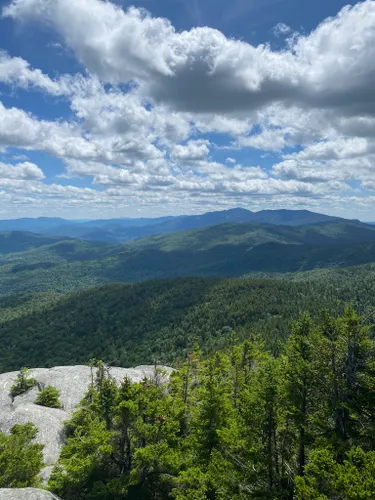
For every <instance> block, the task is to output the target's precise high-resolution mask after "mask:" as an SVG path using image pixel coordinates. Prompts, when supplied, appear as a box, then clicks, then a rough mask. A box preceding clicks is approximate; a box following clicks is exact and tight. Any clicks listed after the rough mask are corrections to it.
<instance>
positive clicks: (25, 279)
mask: <svg viewBox="0 0 375 500" xmlns="http://www.w3.org/2000/svg"><path fill="white" fill-rule="evenodd" d="M25 234H27V233H22V235H23V238H24V237H25ZM14 235H15V236H14V238H15V239H17V238H16V236H17V235H18V233H14ZM34 236H35V235H31V239H30V245H32V244H33V241H34V239H35V238H34ZM42 238H43V237H42ZM38 241H39V240H38ZM361 242H362V243H361ZM371 262H375V227H374V226H369V225H366V224H361V223H357V222H340V221H339V222H330V223H323V224H316V225H308V226H298V227H286V226H273V225H270V224H221V225H218V226H213V227H210V228H206V229H204V230H202V229H199V230H189V231H183V232H176V233H173V234H170V235H159V236H155V237H151V238H145V239H140V240H137V241H136V242H133V243H130V244H105V243H100V242H99V243H97V242H96V243H95V242H88V241H84V240H77V239H71V240H59V241H57V242H55V243H53V244H50V245H43V246H40V247H36V248H35V247H34V248H31V249H29V250H27V251H21V252H15V253H7V254H3V255H2V256H1V262H0V295H2V296H5V295H9V294H18V293H26V292H54V293H56V292H57V293H70V292H74V291H79V290H84V289H87V288H90V287H94V286H97V285H100V284H105V283H113V282H137V281H145V280H150V279H155V278H172V277H184V276H202V277H219V278H220V277H234V276H242V275H245V274H256V273H290V272H298V271H305V270H310V269H315V268H327V267H337V266H340V267H347V266H354V265H358V264H366V263H371Z"/></svg>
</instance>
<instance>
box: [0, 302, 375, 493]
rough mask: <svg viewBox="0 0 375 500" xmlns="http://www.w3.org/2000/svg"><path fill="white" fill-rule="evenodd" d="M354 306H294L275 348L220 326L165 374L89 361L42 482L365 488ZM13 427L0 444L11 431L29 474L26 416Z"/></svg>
mask: <svg viewBox="0 0 375 500" xmlns="http://www.w3.org/2000/svg"><path fill="white" fill-rule="evenodd" d="M367 319H368V318H363V317H360V316H358V315H357V314H356V313H355V312H354V310H353V309H352V308H347V309H346V310H345V312H344V313H343V314H342V315H341V316H339V317H333V316H332V315H330V314H329V313H328V312H327V311H322V312H321V313H320V314H319V315H318V317H317V319H316V320H315V321H314V320H312V318H311V317H310V315H308V314H307V313H305V314H302V315H301V316H300V317H299V319H298V320H296V321H294V322H293V323H292V326H291V331H290V335H289V336H288V339H287V341H286V342H285V344H284V345H283V347H282V349H281V351H280V353H279V354H278V355H277V356H274V355H272V354H270V352H269V351H268V350H267V349H266V348H265V344H264V341H263V339H262V337H261V336H259V335H251V336H249V338H248V339H247V340H246V341H245V342H242V343H241V342H239V341H238V338H237V336H236V334H235V332H233V333H232V335H231V345H230V346H228V347H227V348H226V349H223V350H221V351H218V352H216V353H214V354H213V355H211V356H208V357H204V356H202V352H201V351H200V350H199V348H198V347H196V348H195V349H193V350H192V351H191V352H190V354H189V355H188V356H187V358H186V360H185V361H184V362H183V363H181V364H180V366H179V367H178V369H176V370H175V371H174V372H173V374H172V375H171V377H170V381H169V383H167V384H165V383H163V374H162V373H161V372H160V370H159V369H158V368H156V370H155V374H154V376H153V377H152V378H151V379H145V380H143V381H142V382H140V383H132V382H130V380H129V379H127V378H125V379H124V380H123V382H122V383H121V384H120V386H118V385H116V383H115V381H114V380H113V379H112V378H111V371H110V369H109V368H108V367H107V366H105V365H104V364H103V363H102V362H95V363H92V364H91V366H92V383H91V384H90V386H89V387H88V391H87V394H86V396H85V397H84V399H83V400H82V402H81V404H80V405H79V407H78V408H77V410H76V411H75V413H74V414H73V415H72V418H71V419H70V420H69V421H68V422H67V423H66V433H67V440H66V444H65V446H64V447H63V450H62V452H61V455H60V459H59V462H58V464H57V465H56V467H55V469H54V471H53V473H52V476H51V478H50V480H49V483H48V489H50V490H51V491H53V492H55V493H56V494H58V495H59V496H61V497H62V498H63V499H64V500H81V499H82V500H84V499H103V500H104V499H108V500H109V499H113V500H116V499H118V500H120V499H126V500H132V499H134V500H135V499H139V500H143V499H144V500H146V499H147V500H167V499H177V500H183V499H188V500H216V499H221V500H226V499H228V500H229V499H238V500H242V499H249V498H254V499H265V498H269V499H274V500H276V499H286V500H287V499H297V500H329V499H338V500H341V499H342V500H358V499H372V498H374V497H375V481H374V473H375V441H374V424H375V410H374V408H375V401H374V397H375V392H374V384H375V365H374V354H375V352H374V348H375V343H374V340H373V334H372V328H371V326H369V325H368V324H367ZM94 365H95V367H94ZM21 431H22V429H15V430H14V431H13V434H12V435H11V436H10V437H8V438H6V439H7V440H8V442H6V443H5V445H2V446H3V447H2V448H1V449H3V450H7V449H8V448H9V446H10V444H9V441H10V440H13V441H14V440H15V437H14V435H16V437H17V434H20V437H17V440H18V441H17V442H19V440H20V439H22V440H23V442H24V444H25V446H24V448H23V450H22V453H23V455H22V457H23V459H24V463H25V464H26V465H25V467H26V469H25V471H23V472H24V475H23V476H22V477H21V478H19V479H18V478H17V477H15V479H14V483H13V484H15V485H17V484H18V483H19V484H25V483H26V484H38V476H37V474H36V473H35V467H33V466H32V465H34V466H35V465H36V466H38V465H39V466H40V449H39V448H37V447H36V448H35V445H32V444H31V443H30V442H29V441H28V440H27V436H30V433H32V432H33V429H24V430H23V431H22V432H21ZM1 439H3V440H4V437H2V438H1ZM0 442H1V441H0ZM33 446H34V448H32V447H33ZM14 449H15V450H16V453H19V454H21V450H20V447H17V446H15V447H14ZM5 452H6V451H5ZM38 459H39V462H38ZM0 464H1V459H0ZM9 467H11V463H10V464H9ZM6 469H7V466H5V469H4V466H3V469H2V472H1V473H0V481H1V482H2V483H1V482H0V485H1V484H6V481H7V477H8V478H9V475H8V476H7V474H8V471H7V470H6ZM9 474H10V475H12V471H10V472H9ZM28 478H29V479H28ZM8 481H9V479H8ZM28 481H29V482H28Z"/></svg>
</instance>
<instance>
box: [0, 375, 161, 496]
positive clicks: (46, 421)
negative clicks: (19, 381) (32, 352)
mask: <svg viewBox="0 0 375 500" xmlns="http://www.w3.org/2000/svg"><path fill="white" fill-rule="evenodd" d="M163 368H164V369H165V370H166V372H167V373H170V372H171V368H167V367H163ZM30 372H31V376H33V377H34V378H35V379H36V380H37V381H38V383H39V384H41V385H42V386H46V385H53V386H54V387H56V388H57V389H59V391H60V400H61V402H62V405H63V409H62V410H60V409H56V408H46V407H43V406H39V405H36V404H35V403H34V401H35V398H36V395H37V393H38V389H37V388H36V387H35V388H33V389H30V390H29V391H28V392H27V393H26V394H22V395H21V396H17V397H16V398H15V400H14V401H13V402H12V398H11V396H10V393H9V392H10V388H11V386H12V384H13V382H14V380H15V378H16V377H17V374H18V372H10V373H3V374H1V375H0V432H9V430H10V429H11V428H12V426H13V425H14V424H24V423H27V422H32V423H33V424H35V425H36V427H37V428H38V429H39V433H38V437H37V441H38V442H39V443H41V444H43V445H44V461H45V466H46V467H45V469H44V471H43V477H44V478H45V479H46V478H47V477H48V476H49V474H50V472H51V470H52V468H53V465H54V464H55V463H56V461H57V459H58V456H59V453H60V450H61V446H62V444H63V442H64V424H63V423H64V421H65V420H68V419H69V417H70V415H71V413H72V411H73V410H74V408H75V406H76V405H77V404H78V403H79V402H80V401H81V399H82V398H83V396H84V395H85V393H86V391H87V388H88V385H89V383H90V378H91V375H90V373H91V372H90V368H89V367H88V366H82V365H77V366H57V367H55V368H35V369H33V370H30ZM110 374H111V376H112V377H113V378H114V379H115V380H116V381H117V382H118V383H119V382H120V381H121V380H123V378H124V377H125V376H128V377H129V378H131V379H132V380H133V381H134V382H138V381H141V380H142V379H143V378H144V377H148V378H152V377H153V376H154V374H155V369H154V366H137V367H136V368H118V367H112V368H111V369H110ZM1 498H3V497H1V496H0V499H1ZM4 498H8V497H4ZM9 498H16V497H9ZM19 498H23V497H19ZM24 498H29V497H24ZM30 498H34V497H30ZM35 498H39V497H35ZM40 498H43V497H40Z"/></svg>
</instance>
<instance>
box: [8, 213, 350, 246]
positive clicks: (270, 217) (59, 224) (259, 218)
mask: <svg viewBox="0 0 375 500" xmlns="http://www.w3.org/2000/svg"><path fill="white" fill-rule="evenodd" d="M335 220H340V219H339V218H338V217H330V216H328V215H324V214H318V213H314V212H309V211H308V210H262V211H260V212H251V211H249V210H245V209H242V208H234V209H230V210H224V211H220V212H209V213H205V214H202V215H188V216H178V217H160V218H155V219H152V218H141V219H108V220H92V221H69V220H65V219H59V218H47V217H41V218H39V219H29V218H24V219H14V220H2V221H0V231H30V232H34V233H40V234H48V235H57V236H67V237H72V238H81V239H85V240H90V241H105V242H124V241H130V240H134V239H137V238H142V237H144V236H150V235H155V234H165V233H172V232H175V231H183V230H186V229H197V228H203V227H208V226H214V225H218V224H223V223H231V222H233V223H238V222H253V223H268V224H273V225H284V226H300V225H307V224H317V223H321V222H329V221H335ZM341 220H343V219H341Z"/></svg>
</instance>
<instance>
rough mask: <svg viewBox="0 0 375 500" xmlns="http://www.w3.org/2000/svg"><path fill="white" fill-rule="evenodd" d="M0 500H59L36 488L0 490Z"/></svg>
mask: <svg viewBox="0 0 375 500" xmlns="http://www.w3.org/2000/svg"><path fill="white" fill-rule="evenodd" d="M0 500H59V499H58V497H57V496H56V495H53V494H52V493H49V492H48V491H44V490H38V489H36V488H19V489H17V488H11V489H8V488H0Z"/></svg>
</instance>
